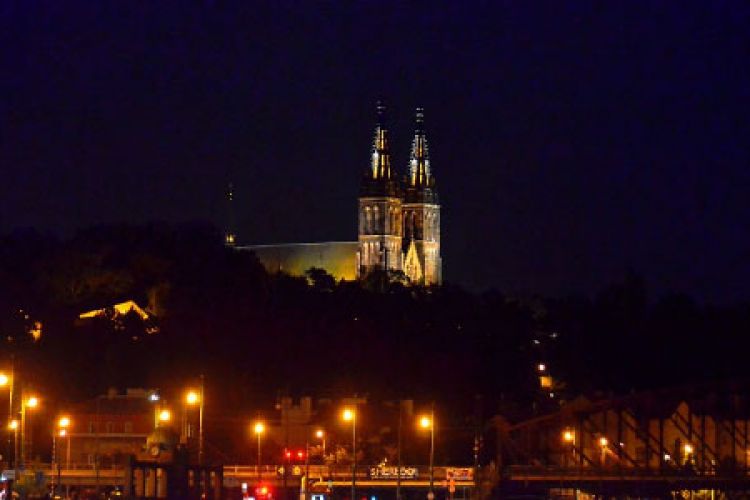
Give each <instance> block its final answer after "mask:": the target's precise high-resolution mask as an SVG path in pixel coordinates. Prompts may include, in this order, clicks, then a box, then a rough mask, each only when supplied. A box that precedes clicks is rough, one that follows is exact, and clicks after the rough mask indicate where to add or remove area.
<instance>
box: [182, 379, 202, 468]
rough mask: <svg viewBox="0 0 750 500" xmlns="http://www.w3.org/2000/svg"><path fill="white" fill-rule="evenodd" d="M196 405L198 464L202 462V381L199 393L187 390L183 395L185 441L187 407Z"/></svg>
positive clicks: (188, 430)
mask: <svg viewBox="0 0 750 500" xmlns="http://www.w3.org/2000/svg"><path fill="white" fill-rule="evenodd" d="M195 405H198V463H199V464H200V463H201V462H202V461H203V379H201V388H200V390H199V391H194V390H189V391H188V392H187V393H185V439H186V440H187V438H188V437H190V434H192V433H191V432H190V422H189V420H188V418H187V407H188V406H195Z"/></svg>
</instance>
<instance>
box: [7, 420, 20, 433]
mask: <svg viewBox="0 0 750 500" xmlns="http://www.w3.org/2000/svg"><path fill="white" fill-rule="evenodd" d="M8 429H10V430H12V431H14V430H16V429H18V420H11V421H10V422H8Z"/></svg>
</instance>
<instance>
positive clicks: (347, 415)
mask: <svg viewBox="0 0 750 500" xmlns="http://www.w3.org/2000/svg"><path fill="white" fill-rule="evenodd" d="M341 418H342V419H344V421H346V422H349V421H351V420H354V410H352V409H351V408H344V411H343V413H342V414H341Z"/></svg>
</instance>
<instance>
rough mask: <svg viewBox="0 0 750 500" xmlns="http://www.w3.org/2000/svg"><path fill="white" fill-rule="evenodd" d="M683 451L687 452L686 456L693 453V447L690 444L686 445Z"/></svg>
mask: <svg viewBox="0 0 750 500" xmlns="http://www.w3.org/2000/svg"><path fill="white" fill-rule="evenodd" d="M682 449H683V450H685V455H690V454H691V453H693V445H692V444H690V443H685V446H683V447H682Z"/></svg>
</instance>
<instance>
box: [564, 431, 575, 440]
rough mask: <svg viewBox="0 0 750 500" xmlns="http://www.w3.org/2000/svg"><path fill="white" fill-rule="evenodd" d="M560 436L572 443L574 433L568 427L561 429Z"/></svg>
mask: <svg viewBox="0 0 750 500" xmlns="http://www.w3.org/2000/svg"><path fill="white" fill-rule="evenodd" d="M562 438H563V441H565V442H566V443H572V442H574V441H575V439H576V435H575V432H573V431H571V430H569V429H568V430H565V431H563V434H562Z"/></svg>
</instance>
